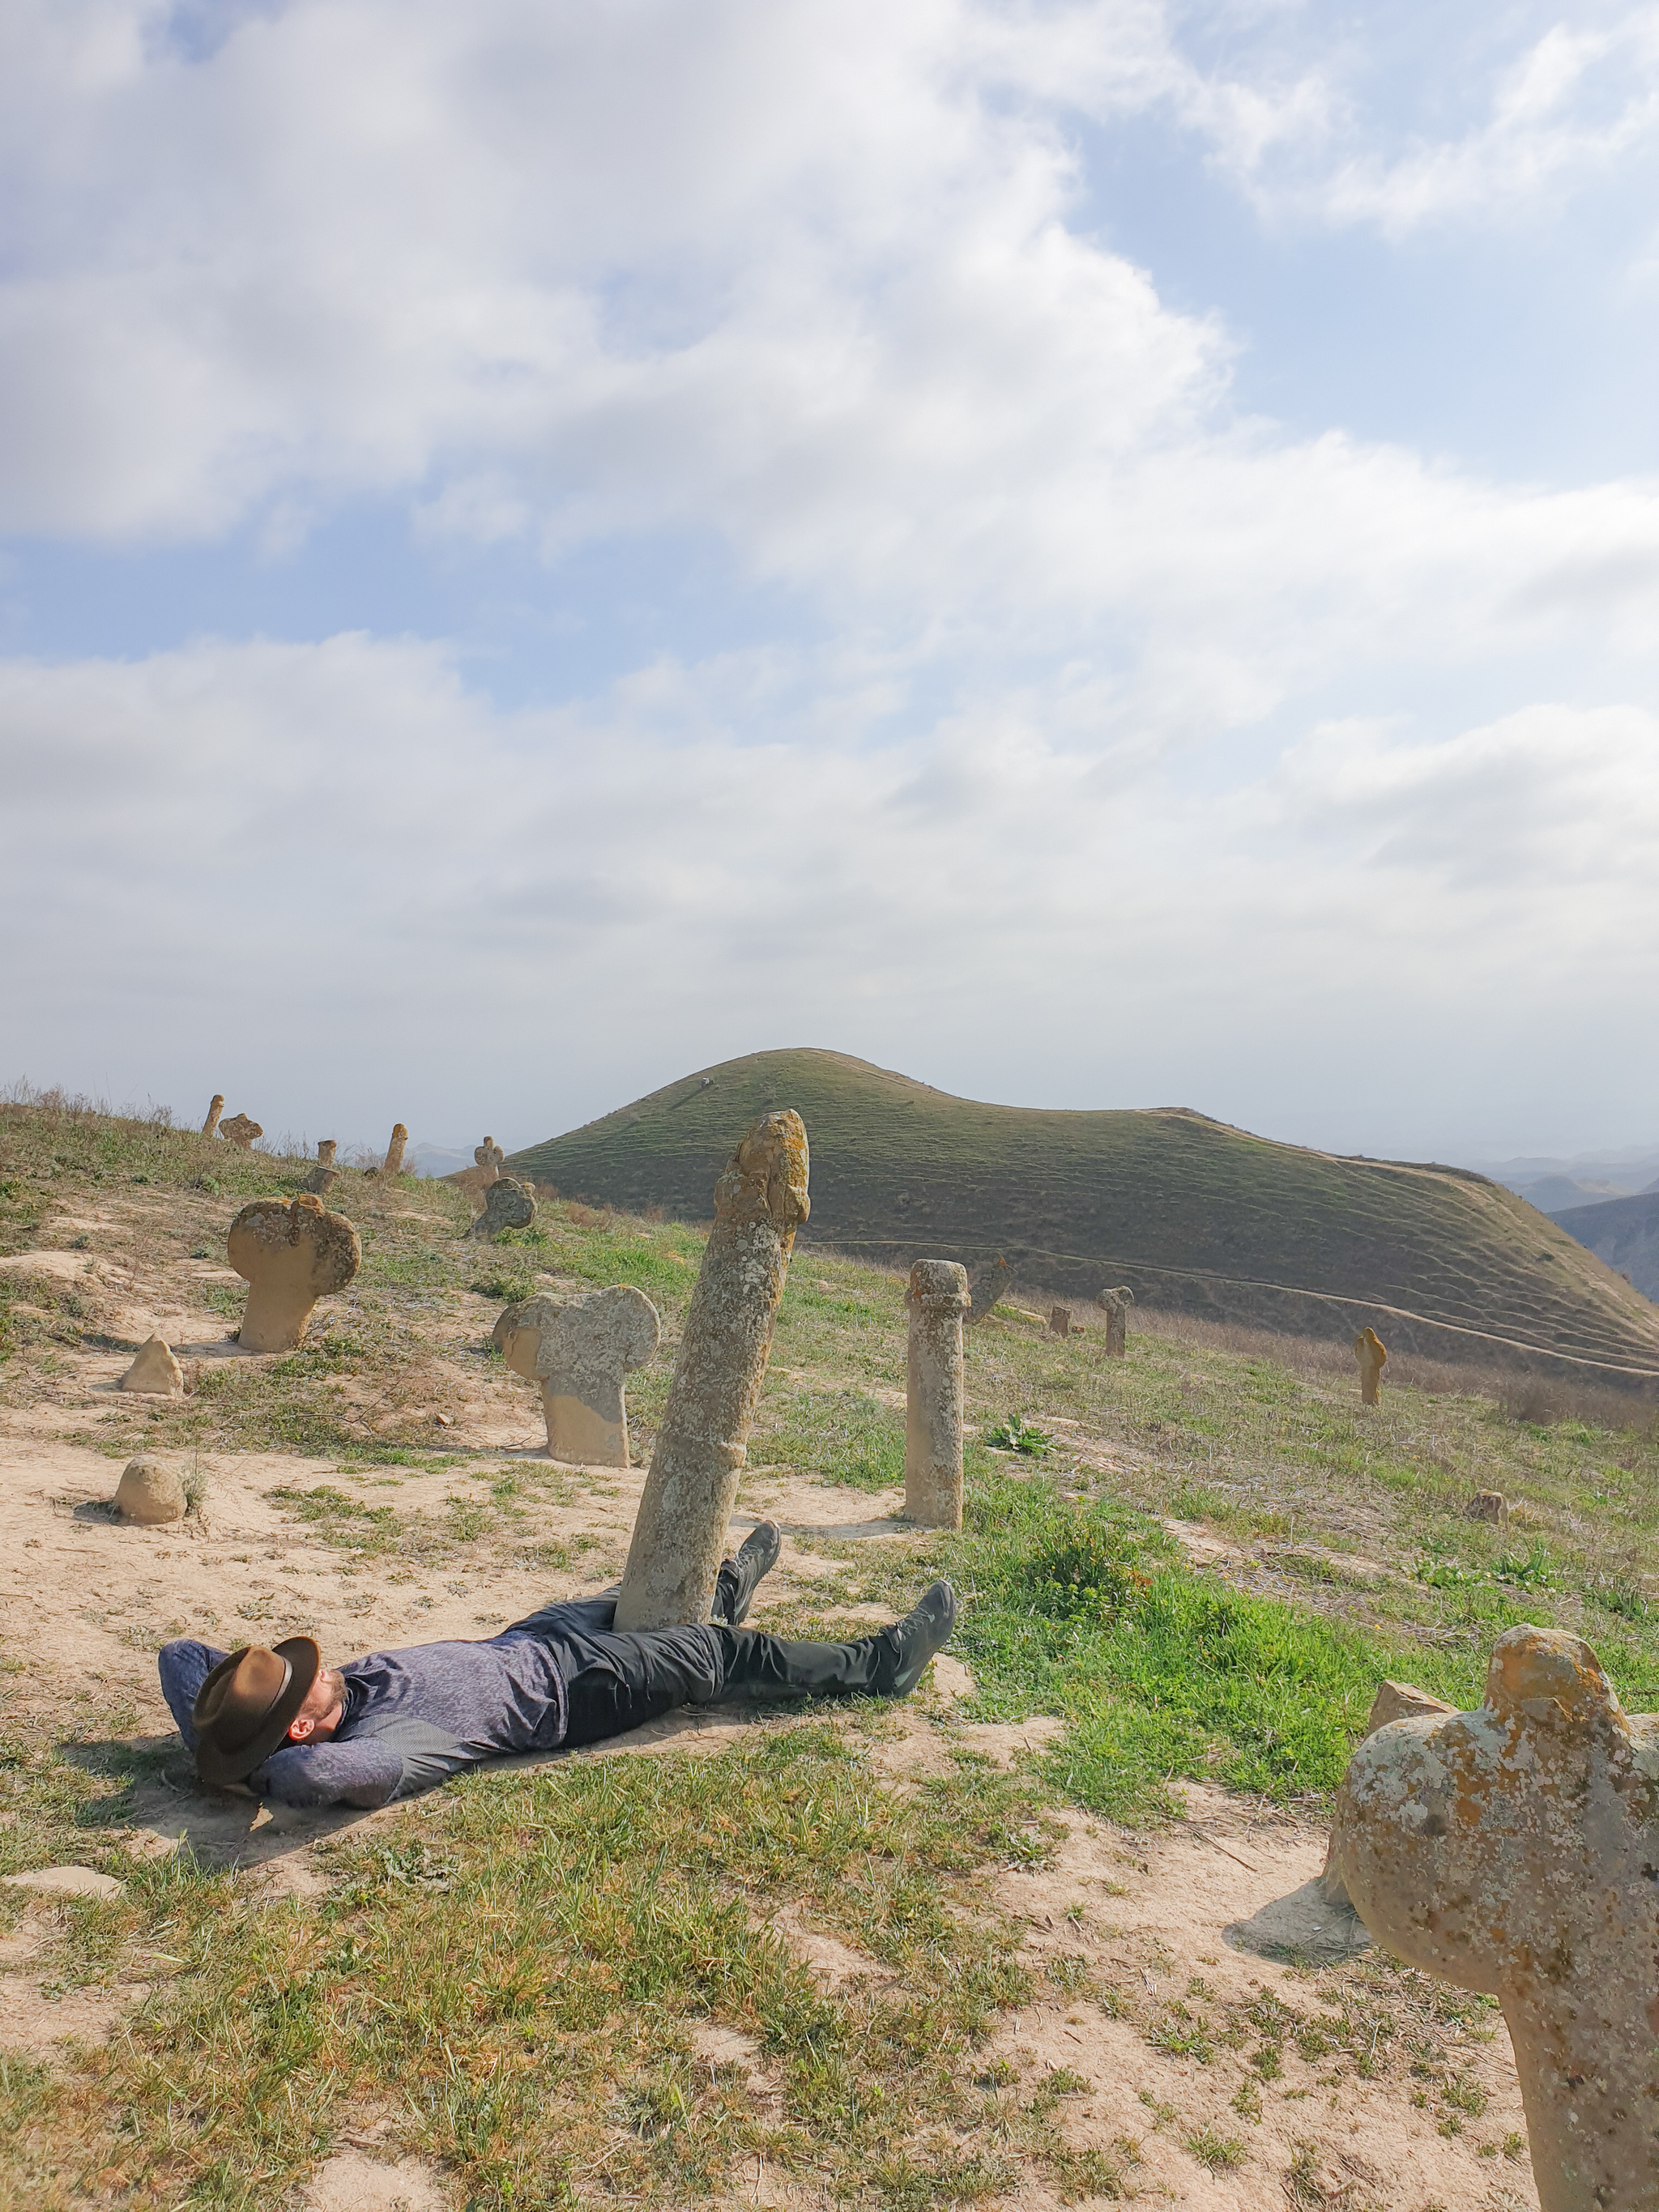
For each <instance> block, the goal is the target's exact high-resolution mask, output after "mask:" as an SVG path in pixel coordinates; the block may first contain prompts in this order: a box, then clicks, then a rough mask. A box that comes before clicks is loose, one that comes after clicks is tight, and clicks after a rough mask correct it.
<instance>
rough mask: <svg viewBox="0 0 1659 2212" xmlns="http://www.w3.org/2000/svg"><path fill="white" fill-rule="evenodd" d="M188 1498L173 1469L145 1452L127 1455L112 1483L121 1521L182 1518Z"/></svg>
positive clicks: (147, 1523) (150, 1523) (148, 1524)
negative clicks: (118, 1477)
mask: <svg viewBox="0 0 1659 2212" xmlns="http://www.w3.org/2000/svg"><path fill="white" fill-rule="evenodd" d="M188 1502H189V1501H188V1500H187V1499H186V1498H185V1486H184V1484H183V1483H182V1482H181V1481H180V1480H179V1476H178V1475H177V1474H175V1473H174V1471H173V1468H170V1467H167V1466H166V1465H164V1464H163V1462H161V1460H159V1459H150V1458H149V1457H148V1456H146V1455H140V1457H138V1458H137V1459H130V1460H129V1461H128V1462H127V1463H126V1465H125V1468H123V1469H122V1470H121V1480H119V1482H118V1483H117V1484H116V1486H115V1510H116V1511H117V1512H118V1514H119V1515H120V1516H121V1517H122V1519H123V1520H124V1521H137V1522H143V1524H144V1525H145V1526H146V1527H154V1526H155V1524H156V1523H158V1522H164V1521H182V1520H183V1519H184V1517H185V1505H186V1504H188Z"/></svg>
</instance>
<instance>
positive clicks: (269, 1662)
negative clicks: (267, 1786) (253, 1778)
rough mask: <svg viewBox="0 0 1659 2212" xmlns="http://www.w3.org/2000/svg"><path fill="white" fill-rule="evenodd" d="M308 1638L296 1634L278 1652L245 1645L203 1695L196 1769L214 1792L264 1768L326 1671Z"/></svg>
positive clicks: (225, 1661)
mask: <svg viewBox="0 0 1659 2212" xmlns="http://www.w3.org/2000/svg"><path fill="white" fill-rule="evenodd" d="M322 1663H323V1655H322V1653H321V1652H320V1651H319V1650H318V1648H317V1646H316V1644H314V1643H313V1640H312V1638H310V1637H308V1636H290V1637H288V1638H285V1639H284V1640H283V1642H282V1643H281V1644H278V1645H277V1646H276V1649H275V1650H266V1648H265V1646H264V1644H244V1645H243V1646H242V1649H241V1650H240V1651H233V1652H232V1653H231V1655H230V1656H229V1658H228V1659H222V1660H221V1661H220V1662H219V1663H218V1665H217V1666H216V1668H214V1670H213V1672H212V1673H211V1674H210V1675H209V1676H208V1678H207V1680H206V1681H205V1682H204V1683H203V1685H202V1686H201V1689H200V1690H199V1691H198V1692H197V1698H196V1705H195V1710H194V1711H193V1712H192V1714H191V1720H192V1722H193V1723H194V1724H195V1729H196V1771H197V1773H198V1774H199V1775H200V1776H201V1778H202V1779H203V1781H204V1782H205V1783H206V1784H208V1786H209V1787H210V1789H214V1790H218V1789H222V1788H223V1786H224V1784H226V1783H227V1782H240V1781H241V1780H242V1778H243V1777H244V1776H245V1775H249V1774H252V1771H253V1770H254V1768H255V1767H256V1766H259V1765H263V1764H264V1761H265V1760H266V1759H269V1758H270V1754H271V1753H272V1752H273V1751H275V1750H276V1747H277V1746H278V1744H280V1743H281V1742H282V1741H283V1737H284V1736H285V1735H287V1734H288V1727H289V1722H290V1721H291V1720H292V1719H293V1718H294V1716H295V1713H297V1712H298V1711H299V1710H300V1708H301V1705H304V1703H305V1701H306V1693H307V1691H308V1690H309V1689H310V1687H311V1686H312V1684H313V1682H314V1681H315V1680H316V1679H317V1676H318V1674H319V1671H320V1669H321V1668H322Z"/></svg>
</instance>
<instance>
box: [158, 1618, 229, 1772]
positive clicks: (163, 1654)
mask: <svg viewBox="0 0 1659 2212" xmlns="http://www.w3.org/2000/svg"><path fill="white" fill-rule="evenodd" d="M229 1656H230V1655H229V1654H228V1652H225V1651H216V1650H214V1648H213V1646H212V1645H211V1644H198V1643H197V1641H196V1639H195V1638H194V1637H191V1636H181V1637H180V1638H179V1639H178V1641H177V1642H176V1643H173V1644H163V1645H162V1646H161V1650H159V1651H158V1652H157V1653H156V1655H155V1671H156V1673H157V1674H160V1676H161V1695H162V1696H163V1697H164V1698H165V1699H167V1711H169V1712H170V1713H171V1714H172V1715H173V1719H174V1721H175V1722H176V1723H177V1724H178V1729H179V1735H181V1736H183V1738H184V1739H185V1750H186V1751H194V1750H195V1748H196V1723H195V1720H194V1718H193V1717H192V1716H193V1715H194V1713H195V1711H196V1700H197V1698H198V1697H200V1695H201V1694H202V1685H203V1683H204V1682H205V1681H206V1680H207V1678H208V1676H209V1675H210V1674H211V1673H212V1672H213V1670H214V1668H216V1666H217V1665H218V1664H219V1662H220V1661H221V1660H222V1659H226V1658H228V1657H229Z"/></svg>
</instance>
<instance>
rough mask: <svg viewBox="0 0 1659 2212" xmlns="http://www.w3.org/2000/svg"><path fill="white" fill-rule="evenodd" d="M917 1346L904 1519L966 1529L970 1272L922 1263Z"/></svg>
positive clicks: (908, 1409)
mask: <svg viewBox="0 0 1659 2212" xmlns="http://www.w3.org/2000/svg"><path fill="white" fill-rule="evenodd" d="M904 1303H905V1307H906V1310H907V1311H908V1315H909V1319H910V1332H909V1334H910V1342H909V1353H908V1363H907V1366H906V1373H905V1392H904V1517H905V1519H906V1520H907V1521H914V1522H915V1523H916V1526H917V1527H918V1528H961V1526H962V1324H963V1319H964V1317H965V1316H966V1314H967V1311H968V1270H967V1269H966V1268H965V1267H958V1266H957V1263H956V1261H954V1260H918V1261H916V1264H915V1267H912V1268H911V1270H910V1287H909V1290H908V1293H907V1294H906V1297H905V1301H904Z"/></svg>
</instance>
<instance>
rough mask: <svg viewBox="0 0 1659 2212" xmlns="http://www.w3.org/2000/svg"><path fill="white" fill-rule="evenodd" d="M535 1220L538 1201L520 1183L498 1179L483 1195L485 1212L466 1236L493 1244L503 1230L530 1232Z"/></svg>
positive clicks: (511, 1178) (508, 1177)
mask: <svg viewBox="0 0 1659 2212" xmlns="http://www.w3.org/2000/svg"><path fill="white" fill-rule="evenodd" d="M535 1218H536V1201H535V1200H534V1199H533V1198H532V1196H531V1194H530V1193H529V1192H528V1191H527V1190H526V1188H525V1186H524V1185H523V1184H522V1183H521V1182H516V1181H515V1180H514V1179H513V1176H498V1177H497V1178H496V1180H495V1182H492V1183H491V1184H490V1186H489V1188H488V1189H487V1190H486V1191H485V1193H484V1206H483V1212H482V1213H481V1214H480V1215H479V1216H478V1218H477V1220H476V1221H475V1222H474V1223H473V1224H472V1226H471V1228H470V1229H467V1230H464V1231H462V1234H463V1236H466V1237H479V1238H481V1239H482V1240H483V1243H486V1244H488V1243H493V1241H494V1240H495V1238H496V1237H499V1236H500V1235H501V1232H502V1231H503V1230H507V1229H528V1228H529V1226H530V1225H531V1223H532V1221H533V1220H534V1219H535Z"/></svg>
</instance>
